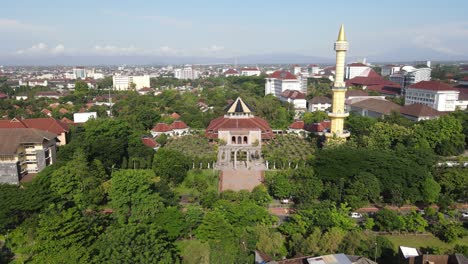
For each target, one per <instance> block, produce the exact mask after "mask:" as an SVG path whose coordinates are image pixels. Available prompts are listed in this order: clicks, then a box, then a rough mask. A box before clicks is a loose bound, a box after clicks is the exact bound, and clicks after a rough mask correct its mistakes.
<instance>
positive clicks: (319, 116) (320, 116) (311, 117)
mask: <svg viewBox="0 0 468 264" xmlns="http://www.w3.org/2000/svg"><path fill="white" fill-rule="evenodd" d="M327 118H328V115H327V113H325V112H323V111H315V112H306V113H305V114H304V116H303V117H302V120H303V121H304V123H305V124H312V123H318V122H322V121H323V120H325V119H327Z"/></svg>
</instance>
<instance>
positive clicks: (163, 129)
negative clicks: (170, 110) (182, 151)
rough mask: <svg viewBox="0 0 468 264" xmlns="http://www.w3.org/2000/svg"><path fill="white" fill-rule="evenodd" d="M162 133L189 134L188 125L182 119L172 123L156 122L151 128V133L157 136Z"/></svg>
mask: <svg viewBox="0 0 468 264" xmlns="http://www.w3.org/2000/svg"><path fill="white" fill-rule="evenodd" d="M162 134H165V135H166V136H184V135H189V134H190V127H189V126H187V125H186V124H185V123H184V122H183V121H180V120H176V121H174V122H172V124H170V125H168V124H166V123H158V124H156V125H155V126H154V127H153V128H152V129H151V135H153V137H158V136H160V135H162Z"/></svg>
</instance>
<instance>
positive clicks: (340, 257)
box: [254, 250, 458, 264]
mask: <svg viewBox="0 0 468 264" xmlns="http://www.w3.org/2000/svg"><path fill="white" fill-rule="evenodd" d="M254 263H255V264H377V263H376V262H374V261H372V260H370V259H368V258H365V257H361V256H353V255H345V254H343V253H339V254H330V255H323V256H303V257H296V258H292V259H282V260H277V261H275V260H273V258H271V257H270V256H269V255H267V254H265V253H263V252H261V251H258V250H255V262H254ZM444 264H446V263H444ZM456 264H458V263H456Z"/></svg>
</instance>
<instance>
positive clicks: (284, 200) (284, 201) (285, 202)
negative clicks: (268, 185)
mask: <svg viewBox="0 0 468 264" xmlns="http://www.w3.org/2000/svg"><path fill="white" fill-rule="evenodd" d="M280 202H281V203H282V204H288V203H289V199H281V201H280Z"/></svg>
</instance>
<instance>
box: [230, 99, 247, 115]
mask: <svg viewBox="0 0 468 264" xmlns="http://www.w3.org/2000/svg"><path fill="white" fill-rule="evenodd" d="M225 110H226V112H227V113H228V114H232V113H252V112H253V110H252V108H251V107H250V106H249V105H248V104H246V103H244V101H243V100H242V99H241V98H240V97H237V99H236V100H235V101H234V102H232V103H231V104H230V105H228V106H227V107H226V108H225Z"/></svg>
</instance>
